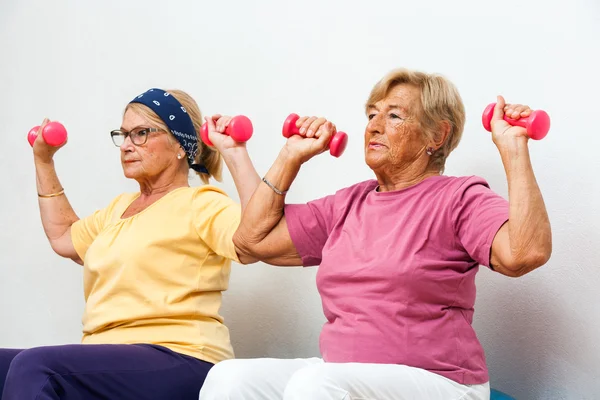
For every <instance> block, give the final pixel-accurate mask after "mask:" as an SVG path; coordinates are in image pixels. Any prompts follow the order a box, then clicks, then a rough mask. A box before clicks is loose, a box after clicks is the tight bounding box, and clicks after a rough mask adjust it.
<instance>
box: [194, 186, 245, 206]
mask: <svg viewBox="0 0 600 400" xmlns="http://www.w3.org/2000/svg"><path fill="white" fill-rule="evenodd" d="M187 194H188V195H189V196H190V197H191V201H192V204H193V205H194V207H195V208H198V207H199V208H206V207H209V206H215V207H218V208H222V207H230V206H231V207H240V206H239V204H238V203H237V202H236V201H235V200H234V199H232V198H231V197H230V196H229V195H228V194H227V192H225V190H223V189H221V188H219V187H217V186H213V185H202V186H197V187H190V188H189V189H188V191H187Z"/></svg>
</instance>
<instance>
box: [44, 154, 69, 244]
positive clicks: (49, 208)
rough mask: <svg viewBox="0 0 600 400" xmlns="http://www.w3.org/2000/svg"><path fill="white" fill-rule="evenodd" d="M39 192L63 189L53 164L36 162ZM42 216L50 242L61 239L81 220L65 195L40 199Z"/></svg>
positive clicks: (54, 191) (47, 192) (45, 193)
mask: <svg viewBox="0 0 600 400" xmlns="http://www.w3.org/2000/svg"><path fill="white" fill-rule="evenodd" d="M35 170H36V181H37V191H38V194H40V195H49V194H54V193H59V192H60V191H61V190H62V189H63V188H62V186H61V183H60V181H59V180H58V176H57V175H56V170H55V169H54V163H53V162H38V161H36V162H35ZM38 200H39V206H40V216H41V219H42V225H43V227H44V232H45V233H46V236H47V237H48V240H49V241H50V242H51V243H52V241H53V240H57V239H59V238H61V237H62V236H63V235H64V234H65V233H66V232H67V231H68V230H69V228H70V227H71V225H73V223H74V222H75V221H77V220H78V219H79V218H78V217H77V215H76V214H75V211H73V208H72V207H71V204H70V203H69V200H68V199H67V196H66V195H65V194H64V193H63V194H61V195H58V196H54V197H39V198H38Z"/></svg>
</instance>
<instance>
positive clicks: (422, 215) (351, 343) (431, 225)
mask: <svg viewBox="0 0 600 400" xmlns="http://www.w3.org/2000/svg"><path fill="white" fill-rule="evenodd" d="M376 188H377V181H375V180H370V181H366V182H361V183H359V184H356V185H354V186H351V187H348V188H345V189H342V190H340V191H338V192H336V193H335V194H334V195H331V196H327V197H324V198H321V199H318V200H315V201H311V202H309V203H308V204H288V205H286V206H285V217H286V221H287V224H288V229H289V232H290V236H291V238H292V241H293V243H294V245H295V246H296V249H297V251H298V253H299V254H300V256H301V257H302V260H303V264H304V265H305V266H311V265H320V268H319V271H318V273H317V287H318V289H319V293H320V295H321V299H322V303H323V311H324V313H325V317H326V318H327V322H326V323H325V325H324V327H323V330H322V332H321V337H320V349H321V354H322V356H323V359H324V360H325V361H327V362H360V363H384V364H403V365H409V366H413V367H418V368H422V369H426V370H428V371H431V372H434V373H437V374H440V375H442V376H445V377H447V378H449V379H452V380H454V381H456V382H459V383H461V384H480V383H485V382H487V381H488V380H489V376H488V370H487V366H486V362H485V355H484V351H483V348H482V347H481V344H480V343H479V340H478V339H477V336H476V334H475V331H474V329H473V328H472V326H471V323H472V320H473V311H474V308H473V307H474V303H475V274H476V273H477V271H478V268H479V264H481V265H485V266H489V262H490V251H491V245H492V241H493V239H494V236H495V234H496V232H497V231H498V229H499V228H500V227H501V226H502V224H504V223H505V222H506V221H507V220H508V202H507V201H506V200H505V199H504V198H502V197H500V196H499V195H497V194H495V193H494V192H493V191H492V190H490V188H489V186H488V184H487V182H486V181H485V180H483V179H482V178H479V177H449V176H443V175H440V176H434V177H431V178H427V179H425V180H424V181H422V182H420V183H418V184H416V185H414V186H412V187H409V188H407V189H403V190H398V191H394V192H385V193H380V192H377V191H376Z"/></svg>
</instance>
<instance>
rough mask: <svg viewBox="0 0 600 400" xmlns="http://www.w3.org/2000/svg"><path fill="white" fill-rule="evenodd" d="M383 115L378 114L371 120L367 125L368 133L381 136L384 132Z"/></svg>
mask: <svg viewBox="0 0 600 400" xmlns="http://www.w3.org/2000/svg"><path fill="white" fill-rule="evenodd" d="M381 115H382V114H381V113H380V114H376V115H374V116H373V118H371V119H370V120H369V123H368V124H367V129H366V131H367V133H369V134H371V135H377V134H380V133H381V132H382V131H383V128H382V123H381V121H382V119H381Z"/></svg>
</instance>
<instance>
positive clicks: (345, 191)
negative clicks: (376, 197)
mask: <svg viewBox="0 0 600 400" xmlns="http://www.w3.org/2000/svg"><path fill="white" fill-rule="evenodd" d="M376 187H377V181H376V180H375V179H370V180H366V181H362V182H358V183H355V184H354V185H352V186H348V187H345V188H342V189H339V190H337V191H336V192H335V194H333V196H334V197H335V198H336V200H342V201H343V200H356V199H357V198H361V197H364V196H366V194H367V193H369V192H370V191H372V190H374V189H375V188H376Z"/></svg>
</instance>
